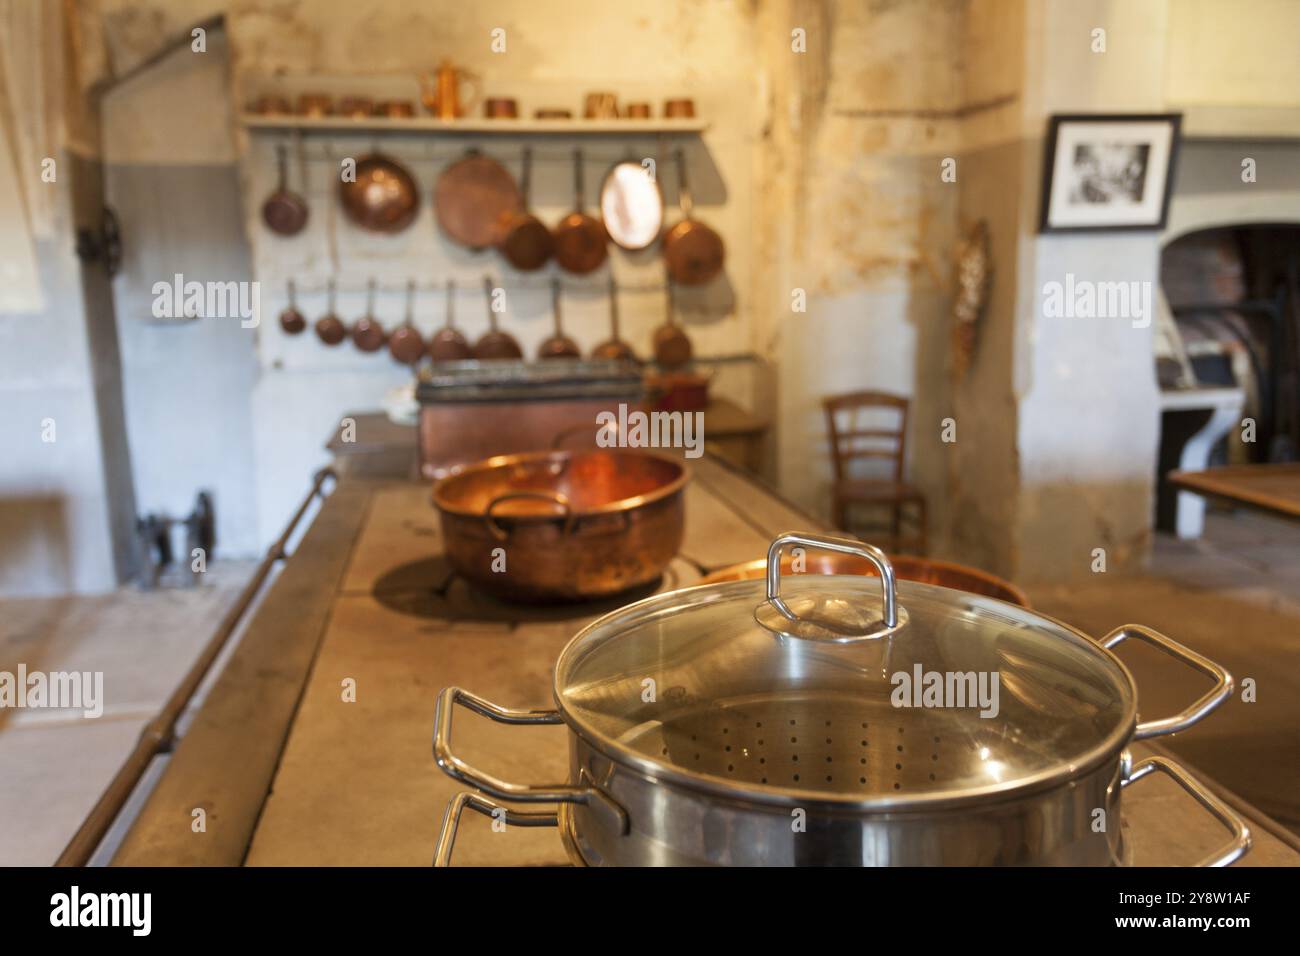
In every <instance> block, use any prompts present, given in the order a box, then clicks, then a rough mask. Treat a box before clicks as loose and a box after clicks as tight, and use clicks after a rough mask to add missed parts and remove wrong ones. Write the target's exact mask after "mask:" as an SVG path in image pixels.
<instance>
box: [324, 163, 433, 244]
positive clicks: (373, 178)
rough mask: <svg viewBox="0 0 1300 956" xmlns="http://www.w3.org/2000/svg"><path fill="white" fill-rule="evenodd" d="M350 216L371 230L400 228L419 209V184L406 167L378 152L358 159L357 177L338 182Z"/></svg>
mask: <svg viewBox="0 0 1300 956" xmlns="http://www.w3.org/2000/svg"><path fill="white" fill-rule="evenodd" d="M339 201H340V202H341V203H342V205H343V212H344V213H345V214H346V215H347V217H348V219H350V220H352V222H354V223H356V224H357V225H358V226H360V227H361V228H362V229H366V230H369V231H370V232H386V233H392V232H401V231H402V230H403V229H405V228H406V227H407V226H409V225H410V224H411V223H412V222H414V221H415V217H416V214H417V213H419V211H420V188H419V187H418V186H417V185H416V184H415V179H414V178H413V177H412V176H411V174H410V173H409V172H407V170H406V169H405V167H403V166H401V165H400V164H399V163H397V162H396V161H395V160H392V159H389V158H388V157H387V156H383V155H381V154H379V153H374V154H372V155H370V156H365V157H363V158H362V159H360V160H358V161H357V168H356V179H355V180H353V181H348V180H344V181H343V182H340V183H339Z"/></svg>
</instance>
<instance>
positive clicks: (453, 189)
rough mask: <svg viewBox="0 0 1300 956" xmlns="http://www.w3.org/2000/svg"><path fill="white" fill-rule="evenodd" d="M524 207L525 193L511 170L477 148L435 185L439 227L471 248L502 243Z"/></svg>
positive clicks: (434, 205) (459, 243)
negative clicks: (521, 190)
mask: <svg viewBox="0 0 1300 956" xmlns="http://www.w3.org/2000/svg"><path fill="white" fill-rule="evenodd" d="M523 207H524V200H523V196H522V195H520V192H519V186H518V185H516V183H515V179H514V177H513V176H511V175H510V171H509V170H507V169H506V168H505V167H504V166H502V165H501V164H500V163H498V162H497V161H496V160H495V159H493V158H492V157H491V156H485V155H484V154H483V153H481V152H479V151H478V150H476V149H472V150H470V151H469V152H468V153H466V154H465V155H464V156H463V157H461V158H460V159H458V160H456V161H455V162H454V163H452V164H451V165H450V166H448V167H447V168H446V169H444V170H443V171H442V173H441V174H439V176H438V182H437V183H436V184H435V185H434V187H433V212H434V215H435V216H436V217H437V219H438V228H439V229H441V230H442V232H443V234H444V235H445V236H446V237H447V238H448V239H450V240H451V241H452V242H454V243H456V244H457V245H461V246H464V247H465V248H467V249H475V250H477V249H488V248H490V247H492V246H495V245H497V244H498V243H500V241H501V239H502V236H503V235H504V231H505V225H506V224H507V223H509V222H510V221H512V219H513V218H514V216H516V215H517V214H518V213H519V212H521V211H522V210H523Z"/></svg>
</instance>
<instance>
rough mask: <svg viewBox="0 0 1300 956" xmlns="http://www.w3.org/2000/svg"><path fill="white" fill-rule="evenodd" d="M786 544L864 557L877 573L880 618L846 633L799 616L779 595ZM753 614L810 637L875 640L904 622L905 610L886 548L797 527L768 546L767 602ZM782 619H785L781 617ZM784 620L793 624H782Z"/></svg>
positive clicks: (768, 624)
mask: <svg viewBox="0 0 1300 956" xmlns="http://www.w3.org/2000/svg"><path fill="white" fill-rule="evenodd" d="M787 546H795V547H811V548H822V549H824V550H826V551H834V552H836V553H838V554H848V555H852V556H854V557H859V558H866V559H867V560H868V561H870V562H871V563H872V564H873V565H874V566H875V568H876V572H877V573H878V574H879V575H880V589H881V609H882V611H881V619H880V621H879V622H878V623H876V624H875V625H874V626H872V627H869V628H867V629H866V631H865V632H864V633H847V632H844V631H840V630H837V629H835V628H830V627H827V626H826V625H825V623H824V622H814V621H812V620H810V619H809V618H802V617H800V616H799V615H798V614H796V613H795V612H794V611H792V610H791V609H790V607H789V605H788V604H786V602H785V600H784V599H783V598H782V597H781V554H782V553H783V552H784V551H785V548H786V547H787ZM768 607H771V608H775V609H776V610H777V611H778V612H779V614H780V617H777V616H775V615H773V614H771V613H769V612H768V611H767V610H766V609H767V608H768ZM755 617H756V618H757V619H758V622H759V623H760V624H762V625H763V626H764V627H766V628H768V629H769V630H773V631H777V632H779V633H782V634H787V635H789V636H792V637H801V638H807V639H811V640H828V641H836V642H848V641H863V640H874V639H876V638H881V637H886V636H888V635H890V634H893V633H894V632H895V631H897V630H898V629H899V628H900V627H902V626H903V625H904V624H906V623H907V612H906V611H905V610H903V609H902V608H900V607H899V606H898V589H897V582H896V580H895V577H894V566H893V565H892V564H890V563H889V558H887V557H886V556H885V552H883V551H881V550H880V549H879V548H877V547H875V546H874V545H870V544H865V543H864V542H861V541H856V540H854V539H852V538H833V537H830V536H828V535H820V534H804V533H802V532H798V531H786V532H783V533H782V534H779V535H777V537H776V539H775V540H774V541H773V542H772V544H771V546H770V547H768V549H767V602H766V604H760V605H759V607H758V609H757V611H755ZM782 619H784V620H782ZM785 622H788V623H789V624H791V625H794V627H793V628H788V627H786V626H785Z"/></svg>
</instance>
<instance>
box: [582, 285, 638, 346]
mask: <svg viewBox="0 0 1300 956" xmlns="http://www.w3.org/2000/svg"><path fill="white" fill-rule="evenodd" d="M609 333H610V334H609V338H608V339H606V340H605V341H604V342H601V343H600V344H599V345H597V346H596V347H595V348H594V349H592V350H591V357H592V358H594V359H613V360H614V361H616V362H635V361H636V360H637V358H636V352H634V351H633V350H632V346H630V345H628V344H627V343H626V342H624V341H623V340H622V338H620V337H619V331H618V283H617V282H615V280H614V276H613V275H610V277H609Z"/></svg>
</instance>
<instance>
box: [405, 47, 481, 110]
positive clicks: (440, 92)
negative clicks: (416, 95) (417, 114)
mask: <svg viewBox="0 0 1300 956" xmlns="http://www.w3.org/2000/svg"><path fill="white" fill-rule="evenodd" d="M462 83H464V84H466V85H467V86H469V88H470V90H469V94H468V95H467V96H462V95H461V84H462ZM480 95H481V89H480V80H479V77H478V74H476V73H471V72H470V71H469V70H466V69H464V68H462V67H456V66H452V65H451V62H450V61H449V60H443V61H442V62H441V63H440V64H438V69H437V70H435V71H434V72H433V73H422V74H421V75H420V100H421V102H423V103H424V108H425V109H427V110H428V111H429V112H430V113H432V114H433V115H434V116H436V117H438V118H439V119H444V120H454V119H460V118H462V117H464V116H466V115H467V114H468V113H469V112H470V110H472V109H473V108H474V106H475V104H477V103H478V100H479V97H480Z"/></svg>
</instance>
